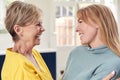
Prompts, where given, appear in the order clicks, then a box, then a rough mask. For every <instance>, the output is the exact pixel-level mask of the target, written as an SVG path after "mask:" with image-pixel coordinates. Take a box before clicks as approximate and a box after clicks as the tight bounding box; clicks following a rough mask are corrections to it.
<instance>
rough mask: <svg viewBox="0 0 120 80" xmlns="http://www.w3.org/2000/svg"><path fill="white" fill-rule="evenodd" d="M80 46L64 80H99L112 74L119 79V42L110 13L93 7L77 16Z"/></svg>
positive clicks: (81, 10)
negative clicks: (113, 72)
mask: <svg viewBox="0 0 120 80" xmlns="http://www.w3.org/2000/svg"><path fill="white" fill-rule="evenodd" d="M77 18H78V24H77V27H76V32H78V33H79V36H80V40H81V44H82V46H78V47H76V48H75V49H73V50H72V51H71V54H70V56H69V58H68V62H67V67H66V70H65V73H64V76H63V80H102V79H103V78H104V77H105V76H107V75H108V74H109V73H110V72H112V71H113V70H114V71H115V76H114V77H112V79H111V80H115V79H116V78H118V77H119V76H120V57H119V56H120V41H119V34H118V27H117V24H116V21H115V18H114V16H113V14H112V12H111V10H110V9H109V8H108V7H106V6H104V5H100V4H93V5H89V6H87V7H84V8H82V9H79V10H78V12H77Z"/></svg>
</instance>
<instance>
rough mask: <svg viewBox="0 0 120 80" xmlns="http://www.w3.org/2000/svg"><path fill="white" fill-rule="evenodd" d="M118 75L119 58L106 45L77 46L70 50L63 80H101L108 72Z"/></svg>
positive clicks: (119, 68)
mask: <svg viewBox="0 0 120 80" xmlns="http://www.w3.org/2000/svg"><path fill="white" fill-rule="evenodd" d="M113 70H114V71H115V72H116V74H115V76H114V77H113V78H112V80H115V79H116V78H117V77H119V76H120V58H119V57H118V56H117V55H115V54H114V52H112V51H111V50H110V49H109V48H107V47H106V46H101V47H98V48H90V47H88V46H79V47H77V48H75V49H73V50H72V51H71V54H70V56H69V58H68V61H67V67H66V70H65V73H64V76H63V80H102V79H103V77H105V76H106V75H108V74H109V73H110V72H112V71H113Z"/></svg>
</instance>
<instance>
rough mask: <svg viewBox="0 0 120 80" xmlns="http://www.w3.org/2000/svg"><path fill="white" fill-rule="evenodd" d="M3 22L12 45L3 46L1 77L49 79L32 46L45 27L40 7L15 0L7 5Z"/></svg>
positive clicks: (47, 72)
mask: <svg viewBox="0 0 120 80" xmlns="http://www.w3.org/2000/svg"><path fill="white" fill-rule="evenodd" d="M5 26H6V29H7V31H8V32H9V33H10V35H11V36H12V39H13V42H14V46H13V47H12V48H8V49H7V50H6V57H5V61H4V64H3V67H2V74H1V75H2V80H52V76H51V73H50V72H49V69H48V67H47V66H46V64H45V62H44V60H43V58H42V56H41V55H40V53H39V52H38V51H37V50H36V49H34V46H35V45H39V44H40V37H41V35H42V33H43V32H44V31H45V29H44V28H43V26H42V21H41V10H40V9H39V8H37V7H36V6H34V5H32V4H28V3H24V2H21V1H14V2H13V3H11V4H10V5H9V6H8V8H7V12H6V18H5Z"/></svg>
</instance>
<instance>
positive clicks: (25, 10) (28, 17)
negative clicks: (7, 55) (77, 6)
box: [5, 1, 42, 41]
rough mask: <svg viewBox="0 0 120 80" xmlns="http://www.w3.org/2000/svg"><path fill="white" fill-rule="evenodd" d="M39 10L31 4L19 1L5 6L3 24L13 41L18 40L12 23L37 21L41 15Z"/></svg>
mask: <svg viewBox="0 0 120 80" xmlns="http://www.w3.org/2000/svg"><path fill="white" fill-rule="evenodd" d="M41 12H42V11H41V10H40V9H39V8H37V7H36V6H34V5H32V4H28V3H25V2H21V1H14V2H13V3H11V4H10V5H9V6H8V7H7V11H6V18H5V26H6V29H7V30H8V32H9V33H10V35H11V36H12V38H13V41H16V40H18V35H17V34H16V33H15V31H14V25H19V26H22V27H24V26H26V25H30V24H32V23H35V22H37V21H38V19H39V18H40V17H41Z"/></svg>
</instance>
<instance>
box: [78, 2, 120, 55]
mask: <svg viewBox="0 0 120 80" xmlns="http://www.w3.org/2000/svg"><path fill="white" fill-rule="evenodd" d="M77 18H78V19H82V20H84V21H85V22H86V23H89V21H88V18H89V19H91V20H92V21H93V22H94V23H96V24H98V25H99V27H100V34H101V35H102V36H101V39H102V41H103V42H104V44H105V45H106V46H107V47H108V48H110V49H111V50H112V51H113V52H115V54H117V55H118V56H120V41H119V33H118V27H117V23H116V21H115V18H114V16H113V13H112V11H111V10H110V9H109V8H108V7H106V6H104V5H101V4H93V5H89V6H87V7H84V8H81V9H79V10H78V12H77Z"/></svg>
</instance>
